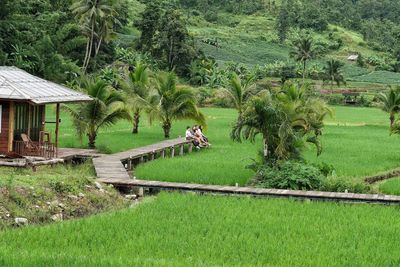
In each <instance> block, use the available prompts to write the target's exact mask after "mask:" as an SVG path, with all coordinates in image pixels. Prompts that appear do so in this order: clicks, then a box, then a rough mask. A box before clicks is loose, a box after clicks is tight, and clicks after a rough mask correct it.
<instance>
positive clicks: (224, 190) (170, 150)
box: [93, 138, 400, 204]
mask: <svg viewBox="0 0 400 267" xmlns="http://www.w3.org/2000/svg"><path fill="white" fill-rule="evenodd" d="M185 146H186V147H187V149H186V150H185ZM192 149H193V145H192V144H191V142H188V141H186V140H185V139H184V138H177V139H172V140H167V141H164V142H160V143H157V144H153V145H149V146H145V147H140V148H136V149H131V150H128V151H125V152H121V153H116V154H112V155H100V156H99V157H96V158H93V165H94V167H95V170H96V174H97V177H98V181H99V182H102V183H105V184H112V185H114V186H115V187H120V188H124V187H139V188H150V189H161V190H176V191H192V192H203V193H212V194H227V195H232V194H234V195H251V196H265V197H287V198H300V199H315V200H330V201H346V202H367V203H384V204H400V196H389V195H381V194H353V193H337V192H319V191H301V190H281V189H264V188H253V187H234V186H220V185H205V184H191V183H171V182H160V181H143V180H137V179H132V178H131V176H130V175H129V171H132V170H133V169H134V168H135V166H136V165H138V164H140V163H143V162H146V161H151V160H155V159H157V158H164V157H166V156H169V157H174V156H176V155H183V154H184V152H185V151H187V152H191V151H192Z"/></svg>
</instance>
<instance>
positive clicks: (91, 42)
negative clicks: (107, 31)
mask: <svg viewBox="0 0 400 267" xmlns="http://www.w3.org/2000/svg"><path fill="white" fill-rule="evenodd" d="M94 24H95V22H93V23H92V29H91V32H90V45H89V52H88V56H87V58H86V62H85V64H84V65H83V72H84V73H85V72H86V69H87V67H88V66H89V62H90V57H91V56H92V48H93V39H94Z"/></svg>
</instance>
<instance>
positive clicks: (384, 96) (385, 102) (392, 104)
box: [378, 88, 400, 128]
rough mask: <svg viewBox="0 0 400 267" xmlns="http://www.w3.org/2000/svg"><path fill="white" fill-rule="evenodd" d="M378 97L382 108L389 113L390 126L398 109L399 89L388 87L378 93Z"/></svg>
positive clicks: (399, 104) (399, 109)
mask: <svg viewBox="0 0 400 267" xmlns="http://www.w3.org/2000/svg"><path fill="white" fill-rule="evenodd" d="M378 99H379V100H380V101H381V104H382V106H381V108H382V110H383V111H385V112H388V113H389V120H390V128H392V127H393V125H394V121H395V115H396V113H397V112H399V111H400V89H399V88H397V89H393V88H390V89H389V90H388V91H387V92H384V93H383V92H382V93H379V94H378Z"/></svg>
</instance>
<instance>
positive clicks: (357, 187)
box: [320, 176, 371, 193]
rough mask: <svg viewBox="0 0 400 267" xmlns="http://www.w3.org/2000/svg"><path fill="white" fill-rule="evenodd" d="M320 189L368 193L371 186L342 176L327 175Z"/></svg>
mask: <svg viewBox="0 0 400 267" xmlns="http://www.w3.org/2000/svg"><path fill="white" fill-rule="evenodd" d="M320 190H322V191H328V192H346V191H348V192H351V193H370V192H371V187H370V186H369V185H367V184H363V183H354V182H351V181H348V180H345V179H344V178H338V177H332V176H331V177H328V178H327V179H324V180H323V182H322V185H321V188H320Z"/></svg>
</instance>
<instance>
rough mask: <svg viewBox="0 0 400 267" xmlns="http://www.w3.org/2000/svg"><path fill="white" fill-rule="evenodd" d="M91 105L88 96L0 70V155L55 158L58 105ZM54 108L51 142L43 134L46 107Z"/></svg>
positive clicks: (11, 69)
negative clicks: (83, 103)
mask: <svg viewBox="0 0 400 267" xmlns="http://www.w3.org/2000/svg"><path fill="white" fill-rule="evenodd" d="M84 101H91V98H90V97H89V96H87V95H84V94H82V93H79V92H77V91H74V90H71V89H68V88H66V87H64V86H61V85H58V84H55V83H53V82H49V81H46V80H43V79H41V78H38V77H35V76H33V75H31V74H29V73H27V72H25V71H23V70H21V69H18V68H16V67H6V66H0V154H2V155H17V156H37V157H44V158H54V157H57V153H58V151H57V150H58V149H57V148H58V140H59V138H58V137H59V123H60V103H76V102H84ZM48 104H55V105H56V120H55V121H53V122H48V123H55V125H56V127H55V135H54V139H52V138H51V135H50V133H49V132H47V131H46V127H45V126H46V115H45V114H46V105H48Z"/></svg>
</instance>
